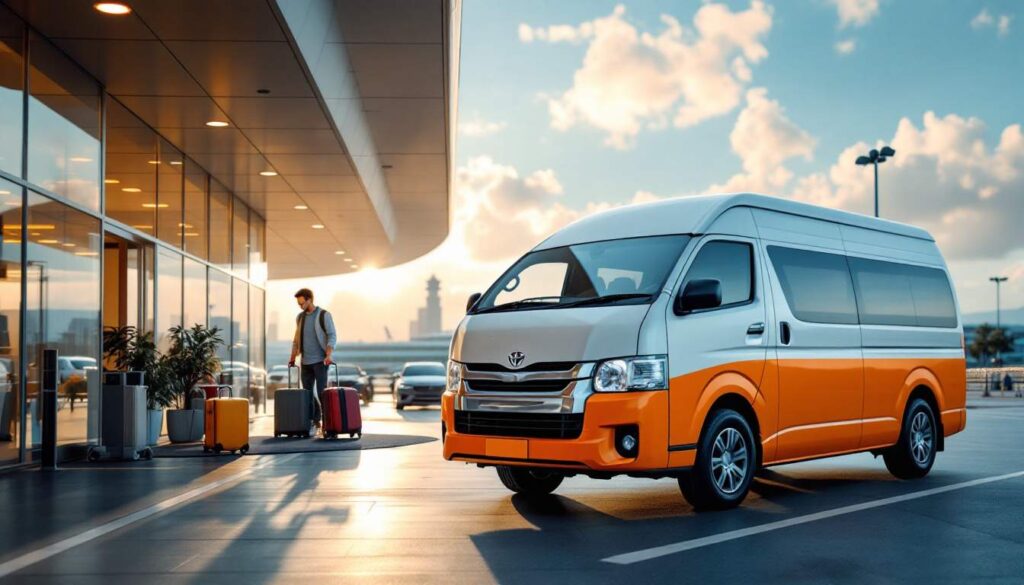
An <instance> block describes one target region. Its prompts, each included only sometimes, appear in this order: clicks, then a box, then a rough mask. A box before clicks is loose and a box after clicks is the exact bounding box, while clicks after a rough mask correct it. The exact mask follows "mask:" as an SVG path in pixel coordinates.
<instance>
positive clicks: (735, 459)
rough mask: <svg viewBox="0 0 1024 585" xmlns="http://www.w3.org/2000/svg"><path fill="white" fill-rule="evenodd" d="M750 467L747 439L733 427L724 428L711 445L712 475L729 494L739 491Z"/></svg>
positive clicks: (716, 482)
mask: <svg viewBox="0 0 1024 585" xmlns="http://www.w3.org/2000/svg"><path fill="white" fill-rule="evenodd" d="M749 468H750V465H749V458H748V449H747V441H746V439H744V438H743V435H742V434H740V432H739V431H738V430H736V429H734V428H732V427H728V428H726V429H723V430H722V432H720V433H718V436H717V437H715V442H714V443H713V444H712V447H711V477H712V479H713V480H714V482H715V485H716V486H717V487H718V489H719V490H720V491H721V492H722V493H724V494H727V495H731V494H734V493H736V492H738V491H739V489H740V487H741V486H742V485H743V481H744V480H745V479H746V478H747V470H748V469H749Z"/></svg>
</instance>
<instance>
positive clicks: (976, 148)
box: [794, 112, 1024, 259]
mask: <svg viewBox="0 0 1024 585" xmlns="http://www.w3.org/2000/svg"><path fill="white" fill-rule="evenodd" d="M984 135H985V125H984V124H983V123H982V121H981V120H979V119H977V118H962V117H960V116H957V115H955V114H950V115H947V116H945V117H939V116H937V115H936V114H934V113H933V112H927V113H926V114H925V115H924V117H923V120H922V124H921V126H920V127H919V126H917V125H916V124H915V123H914V122H913V121H911V120H910V119H908V118H903V119H902V120H900V122H899V124H898V125H897V128H896V132H895V134H894V135H893V137H892V139H891V140H890V141H889V142H888V144H890V145H892V147H893V148H895V149H896V156H895V157H893V158H892V159H891V160H890V161H888V162H886V163H885V164H883V165H882V166H880V167H879V183H880V189H879V191H880V207H881V214H882V216H883V217H887V218H891V219H896V220H898V221H905V222H910V223H914V224H916V225H920V226H922V227H924V228H926V229H928V230H929V231H931V233H932V234H933V235H934V236H935V238H936V241H938V242H939V245H940V246H941V247H942V249H943V251H944V252H945V253H946V255H947V257H949V258H954V259H976V258H985V257H989V258H993V257H999V256H1002V255H1004V254H1007V253H1009V252H1011V251H1013V250H1016V249H1020V248H1022V247H1024V231H1021V230H1020V228H1019V223H1020V218H1022V217H1024V197H1021V193H1024V133H1022V132H1021V127H1020V125H1019V124H1015V125H1011V126H1007V127H1006V128H1005V129H1003V131H1002V133H1001V135H1000V138H999V141H998V143H997V144H995V146H994V147H993V146H990V145H988V144H987V143H986V141H985V136H984ZM881 144H882V143H878V144H876V145H868V144H865V143H858V144H855V145H852V146H850V147H848V148H846V149H844V150H843V152H842V153H840V155H839V157H838V158H837V160H836V162H835V163H834V164H833V165H832V167H831V168H830V169H829V171H828V173H818V174H814V175H811V176H808V177H803V178H801V179H800V180H799V181H797V182H796V186H795V188H794V196H795V197H797V198H799V199H803V200H807V201H811V202H814V203H818V204H822V205H827V206H830V207H838V208H842V209H847V210H852V211H859V212H861V213H870V212H871V208H872V205H873V204H872V201H873V197H874V193H873V189H872V177H871V172H872V171H871V170H870V169H866V168H863V167H858V166H856V165H855V164H853V161H854V160H855V159H856V157H857V156H858V155H860V154H863V153H864V152H865V151H867V150H869V149H870V148H872V147H877V146H880V145H881Z"/></svg>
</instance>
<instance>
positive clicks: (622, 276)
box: [472, 235, 690, 313]
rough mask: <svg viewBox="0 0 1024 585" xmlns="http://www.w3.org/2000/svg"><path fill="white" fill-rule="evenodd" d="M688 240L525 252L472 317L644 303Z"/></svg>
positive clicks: (632, 240)
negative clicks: (526, 310) (505, 312)
mask: <svg viewBox="0 0 1024 585" xmlns="http://www.w3.org/2000/svg"><path fill="white" fill-rule="evenodd" d="M689 241H690V237H689V236H683V235H673V236H652V237H643V238H629V239H624V240H607V241H603V242H591V243H588V244H576V245H572V246H563V247H561V248H551V249H548V250H538V251H536V252H530V253H529V254H527V255H526V256H523V257H522V258H520V259H519V261H518V262H516V263H515V264H514V265H513V266H512V268H509V269H508V270H507V271H506V272H505V274H503V275H502V276H501V278H499V279H498V280H497V282H495V283H494V284H493V285H492V286H491V288H490V289H488V291H487V292H486V293H485V294H484V295H483V296H482V297H481V298H480V301H479V302H477V304H476V306H475V307H474V309H473V311H472V312H473V313H487V312H498V311H516V310H523V309H551V308H566V307H580V306H597V305H605V304H641V303H650V302H651V301H652V300H654V298H655V297H656V296H657V295H658V293H659V292H660V291H661V289H662V287H663V286H664V285H665V279H666V278H668V273H669V272H671V270H672V267H673V266H675V263H676V260H678V259H679V254H680V253H682V251H683V248H684V247H685V246H686V244H687V242H689Z"/></svg>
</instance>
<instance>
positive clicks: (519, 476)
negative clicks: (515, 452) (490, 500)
mask: <svg viewBox="0 0 1024 585" xmlns="http://www.w3.org/2000/svg"><path fill="white" fill-rule="evenodd" d="M496 469H497V470H498V479H500V480H501V483H502V484H503V485H504V486H505V487H507V488H508V489H510V490H512V491H514V492H516V493H517V494H523V495H524V496H546V495H548V494H550V493H551V492H553V491H555V488H557V487H558V486H559V485H560V484H561V483H562V480H563V479H565V478H564V477H563V476H561V475H558V474H557V473H552V472H550V471H544V470H543V469H528V468H525V467H509V466H507V465H499V466H498V467H497V468H496Z"/></svg>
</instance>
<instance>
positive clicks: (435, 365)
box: [395, 362, 447, 410]
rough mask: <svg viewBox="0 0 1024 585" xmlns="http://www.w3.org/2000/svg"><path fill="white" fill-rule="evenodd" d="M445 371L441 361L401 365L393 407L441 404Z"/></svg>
mask: <svg viewBox="0 0 1024 585" xmlns="http://www.w3.org/2000/svg"><path fill="white" fill-rule="evenodd" d="M446 374H447V372H446V370H445V366H444V364H442V363H441V362H409V363H407V364H405V365H404V366H402V373H400V374H399V375H398V380H397V382H396V389H397V392H396V393H395V408H396V409H398V410H402V409H403V408H405V407H406V406H414V405H429V404H441V393H443V392H444V387H445V383H446V378H445V376H446Z"/></svg>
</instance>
